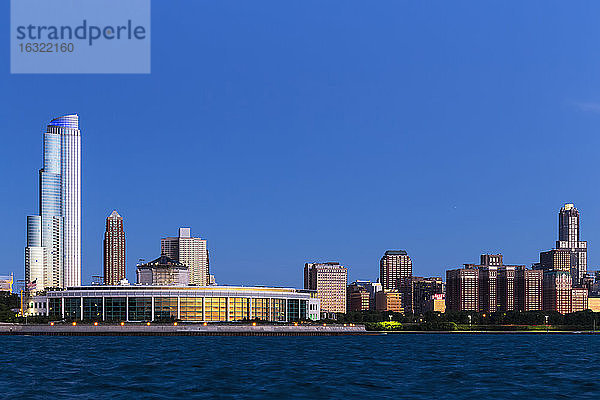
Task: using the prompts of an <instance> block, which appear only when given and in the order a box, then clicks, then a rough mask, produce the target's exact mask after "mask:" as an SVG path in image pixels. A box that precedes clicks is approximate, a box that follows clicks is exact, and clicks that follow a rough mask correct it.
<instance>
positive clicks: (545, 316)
mask: <svg viewBox="0 0 600 400" xmlns="http://www.w3.org/2000/svg"><path fill="white" fill-rule="evenodd" d="M544 318H545V319H546V333H548V318H549V317H548V316H547V315H544Z"/></svg>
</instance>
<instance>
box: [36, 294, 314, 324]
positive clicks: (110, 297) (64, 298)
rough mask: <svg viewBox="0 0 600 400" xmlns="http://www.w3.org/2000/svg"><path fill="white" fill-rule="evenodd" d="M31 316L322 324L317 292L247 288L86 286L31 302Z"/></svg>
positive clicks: (78, 318)
mask: <svg viewBox="0 0 600 400" xmlns="http://www.w3.org/2000/svg"><path fill="white" fill-rule="evenodd" d="M30 301H31V307H30V310H29V315H34V314H35V315H47V316H49V318H50V320H52V321H58V320H63V319H64V320H68V321H90V322H93V321H99V322H100V321H105V322H151V321H156V322H160V321H163V322H165V321H166V322H168V321H175V320H179V321H188V322H224V321H242V320H254V319H258V320H262V321H272V322H290V321H298V320H307V319H311V320H318V319H319V318H320V303H319V299H318V298H317V295H316V292H314V291H310V290H301V289H292V288H269V287H242V286H205V287H200V286H163V287H161V286H142V285H131V286H127V285H119V286H80V287H71V288H67V289H66V290H60V291H48V292H47V294H46V295H45V296H35V297H32V298H31V300H30Z"/></svg>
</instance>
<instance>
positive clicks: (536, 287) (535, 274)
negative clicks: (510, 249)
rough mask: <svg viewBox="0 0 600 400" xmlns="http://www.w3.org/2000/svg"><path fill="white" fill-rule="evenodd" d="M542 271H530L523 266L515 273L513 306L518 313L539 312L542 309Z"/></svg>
mask: <svg viewBox="0 0 600 400" xmlns="http://www.w3.org/2000/svg"><path fill="white" fill-rule="evenodd" d="M543 277H544V271H541V270H531V269H527V268H525V267H524V266H523V267H521V268H517V269H516V271H515V281H516V284H515V306H516V309H517V310H518V311H540V310H542V309H543V302H542V291H543V289H542V281H543Z"/></svg>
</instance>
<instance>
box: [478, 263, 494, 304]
mask: <svg viewBox="0 0 600 400" xmlns="http://www.w3.org/2000/svg"><path fill="white" fill-rule="evenodd" d="M477 270H478V272H479V274H478V282H479V306H478V308H479V311H481V312H487V313H493V312H496V311H497V309H498V267H497V266H488V265H482V266H480V267H479V268H477Z"/></svg>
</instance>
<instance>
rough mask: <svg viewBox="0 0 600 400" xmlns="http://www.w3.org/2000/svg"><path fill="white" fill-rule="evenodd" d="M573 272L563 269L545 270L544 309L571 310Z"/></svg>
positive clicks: (568, 311) (567, 311)
mask: <svg viewBox="0 0 600 400" xmlns="http://www.w3.org/2000/svg"><path fill="white" fill-rule="evenodd" d="M572 289H573V287H572V282H571V274H570V273H569V272H568V271H563V270H551V271H544V289H543V299H544V310H546V311H558V312H559V313H561V314H568V313H570V312H571V294H572V293H571V290H572Z"/></svg>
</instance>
